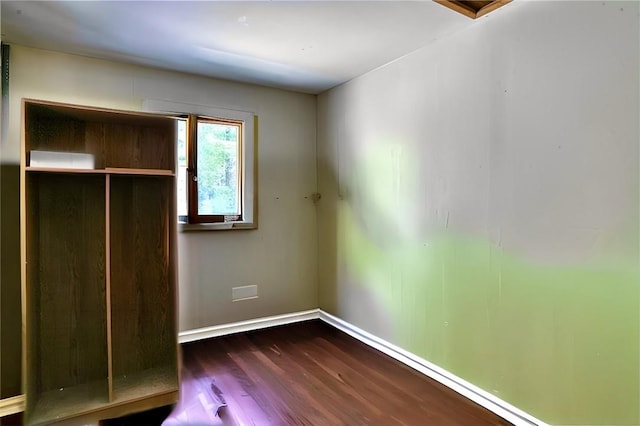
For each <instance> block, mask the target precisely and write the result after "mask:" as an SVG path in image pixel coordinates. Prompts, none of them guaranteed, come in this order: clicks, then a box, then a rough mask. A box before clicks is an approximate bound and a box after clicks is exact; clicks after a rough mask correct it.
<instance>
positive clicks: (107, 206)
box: [104, 173, 114, 402]
mask: <svg viewBox="0 0 640 426" xmlns="http://www.w3.org/2000/svg"><path fill="white" fill-rule="evenodd" d="M105 178H106V184H105V203H104V206H105V207H104V210H105V260H106V266H105V281H106V283H105V287H106V291H105V294H106V301H105V302H106V314H107V383H108V388H109V390H108V391H109V402H113V400H114V398H113V355H112V348H111V347H112V345H111V175H110V174H109V173H107V174H106V175H105Z"/></svg>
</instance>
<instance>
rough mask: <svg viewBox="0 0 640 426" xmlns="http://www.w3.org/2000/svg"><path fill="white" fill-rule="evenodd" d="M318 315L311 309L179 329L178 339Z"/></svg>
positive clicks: (188, 340) (219, 333)
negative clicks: (184, 329)
mask: <svg viewBox="0 0 640 426" xmlns="http://www.w3.org/2000/svg"><path fill="white" fill-rule="evenodd" d="M319 317H320V314H319V310H318V309H311V310H308V311H301V312H294V313H291V314H283V315H274V316H270V317H264V318H256V319H252V320H246V321H239V322H234V323H229V324H221V325H214V326H211V327H203V328H197V329H195V330H187V331H181V332H180V333H178V341H179V342H180V343H187V342H193V341H195V340H202V339H209V338H211V337H219V336H226V335H228V334H234V333H242V332H245V331H252V330H260V329H262V328H268V327H275V326H278V325H286V324H293V323H296V322H301V321H307V320H312V319H318V318H319Z"/></svg>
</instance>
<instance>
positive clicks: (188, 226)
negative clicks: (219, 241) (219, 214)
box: [178, 222, 258, 232]
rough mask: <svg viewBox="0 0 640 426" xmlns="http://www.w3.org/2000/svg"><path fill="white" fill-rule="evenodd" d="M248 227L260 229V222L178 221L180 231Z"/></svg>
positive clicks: (231, 229)
mask: <svg viewBox="0 0 640 426" xmlns="http://www.w3.org/2000/svg"><path fill="white" fill-rule="evenodd" d="M247 229H258V224H257V223H254V222H224V223H223V222H221V223H181V222H178V231H180V232H191V231H239V230H247Z"/></svg>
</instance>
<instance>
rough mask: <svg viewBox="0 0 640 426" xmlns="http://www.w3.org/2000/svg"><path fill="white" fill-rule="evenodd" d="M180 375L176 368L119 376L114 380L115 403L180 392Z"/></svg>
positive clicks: (156, 369)
mask: <svg viewBox="0 0 640 426" xmlns="http://www.w3.org/2000/svg"><path fill="white" fill-rule="evenodd" d="M178 386H179V385H178V374H177V372H176V369H175V368H174V367H171V366H169V367H160V368H151V369H148V370H144V371H140V372H136V373H133V374H127V375H123V376H117V377H114V379H113V396H114V403H120V402H133V401H137V400H143V399H146V398H149V397H150V396H153V395H159V394H164V393H170V392H177V391H178Z"/></svg>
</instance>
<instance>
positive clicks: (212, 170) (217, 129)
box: [197, 121, 240, 215]
mask: <svg viewBox="0 0 640 426" xmlns="http://www.w3.org/2000/svg"><path fill="white" fill-rule="evenodd" d="M239 138H240V126H239V125H235V124H225V123H214V122H208V121H198V152H197V159H198V164H197V170H198V214H199V215H239V214H240V203H239V200H240V184H239V179H238V158H239V156H238V153H239V146H240V140H239Z"/></svg>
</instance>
